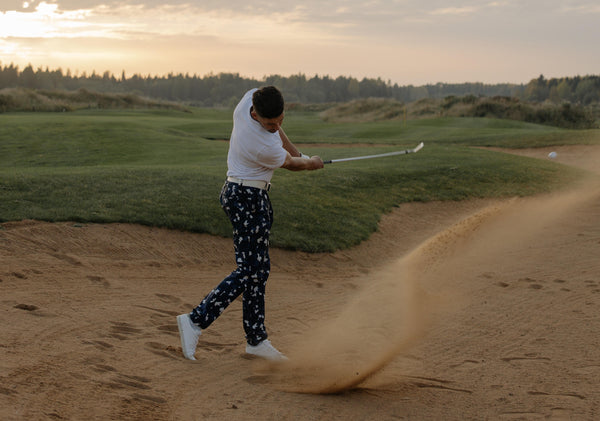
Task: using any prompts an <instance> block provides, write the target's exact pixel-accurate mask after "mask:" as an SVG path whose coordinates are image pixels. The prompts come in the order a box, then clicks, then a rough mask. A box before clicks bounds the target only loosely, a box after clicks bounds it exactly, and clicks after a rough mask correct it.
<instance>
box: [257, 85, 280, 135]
mask: <svg viewBox="0 0 600 421" xmlns="http://www.w3.org/2000/svg"><path fill="white" fill-rule="evenodd" d="M283 107H284V101H283V95H282V94H281V92H280V91H279V89H277V88H276V87H274V86H265V87H264V88H260V89H258V90H257V91H255V92H254V94H252V111H251V114H252V117H253V118H254V119H255V120H256V121H258V122H259V123H260V125H261V126H262V127H263V128H264V129H265V130H267V131H269V132H271V133H275V132H276V131H277V130H279V126H281V123H282V122H283Z"/></svg>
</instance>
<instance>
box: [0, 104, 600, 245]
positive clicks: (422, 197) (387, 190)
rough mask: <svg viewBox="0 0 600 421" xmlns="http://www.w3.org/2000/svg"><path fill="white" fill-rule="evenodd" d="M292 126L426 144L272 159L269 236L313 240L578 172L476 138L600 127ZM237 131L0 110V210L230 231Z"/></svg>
mask: <svg viewBox="0 0 600 421" xmlns="http://www.w3.org/2000/svg"><path fill="white" fill-rule="evenodd" d="M285 128H286V131H287V133H288V135H289V136H290V137H291V138H292V140H293V141H294V142H296V143H298V144H299V145H300V147H301V149H302V151H303V152H304V153H307V154H311V155H315V154H318V155H320V156H321V157H322V158H323V159H332V158H345V157H350V156H360V155H371V154H380V153H387V152H390V151H394V150H398V149H403V148H407V147H413V146H414V145H415V144H417V143H418V142H421V141H423V142H425V145H426V147H425V149H424V150H423V151H421V152H419V154H415V155H410V156H400V157H388V158H382V159H374V160H366V161H357V162H346V163H340V164H336V165H335V166H332V167H330V168H327V169H326V171H320V172H317V173H310V174H300V175H299V176H298V177H293V175H292V174H289V173H287V172H286V171H284V170H279V171H277V172H276V174H275V177H274V179H273V190H272V192H271V199H272V201H273V204H274V207H275V210H276V212H277V215H278V217H277V224H276V225H275V226H274V228H273V233H272V234H273V235H272V244H273V245H274V246H275V247H283V248H288V249H293V250H303V251H310V252H316V251H334V250H338V249H344V248H348V247H351V246H354V245H356V244H359V243H360V242H361V241H364V240H366V239H367V238H369V236H370V235H371V234H372V233H373V232H375V231H376V229H377V224H378V222H379V221H380V219H381V216H382V215H383V214H385V213H387V212H390V210H392V209H393V208H394V207H396V206H398V205H400V204H402V203H407V202H413V201H418V202H429V201H438V200H444V201H445V200H451V201H455V200H464V199H469V198H486V197H488V198H492V197H510V196H527V195H532V194H537V193H542V192H548V191H552V190H555V189H559V188H562V187H564V186H566V185H568V184H569V183H572V182H573V181H575V180H576V179H578V178H580V177H581V176H582V172H581V171H579V170H576V169H573V168H569V167H565V166H562V165H560V164H557V163H556V162H550V161H543V160H533V159H529V158H524V157H517V156H513V155H507V154H503V153H498V152H494V151H489V150H482V149H477V148H474V147H477V146H495V147H512V148H514V147H518V148H531V147H540V146H548V145H558V144H582V143H583V144H597V143H598V142H599V139H598V133H599V131H598V130H564V129H556V128H552V127H548V126H539V125H533V124H527V123H518V122H511V121H500V120H493V119H483V118H482V119H474V118H467V119H460V118H439V119H424V120H411V121H408V122H403V121H388V122H380V123H325V122H323V121H322V120H321V119H320V118H319V115H318V113H316V112H303V111H298V112H294V111H290V112H288V113H287V115H286V121H285ZM230 131H231V110H227V109H191V112H180V111H156V110H153V111H144V110H137V111H110V110H106V111H102V110H84V111H78V112H73V113H14V114H3V115H0V175H1V178H0V189H1V190H0V191H1V192H2V195H3V200H2V201H1V203H0V221H15V220H22V219H35V220H44V221H73V222H81V223H87V222H90V223H110V222H126V223H135V224H143V225H149V226H157V227H165V228H169V229H177V230H185V231H191V232H203V233H209V234H214V235H219V236H229V235H230V232H229V231H230V228H229V223H228V221H227V220H226V218H225V217H224V215H223V213H222V210H221V209H220V206H219V204H218V200H217V198H218V194H219V191H220V188H221V186H222V183H223V180H224V177H225V172H226V155H227V147H228V144H227V141H226V140H227V139H228V137H229V133H230ZM307 197H310V198H311V200H310V201H308V200H306V199H307Z"/></svg>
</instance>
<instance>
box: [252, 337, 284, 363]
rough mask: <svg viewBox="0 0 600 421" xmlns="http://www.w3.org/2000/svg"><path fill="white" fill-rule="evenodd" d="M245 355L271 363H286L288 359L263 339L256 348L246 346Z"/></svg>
mask: <svg viewBox="0 0 600 421" xmlns="http://www.w3.org/2000/svg"><path fill="white" fill-rule="evenodd" d="M246 354H250V355H256V356H257V357H261V358H265V359H267V360H271V361H286V360H287V359H288V358H287V357H286V356H285V355H283V354H282V353H281V352H279V351H277V349H275V347H274V346H273V345H271V341H269V340H268V339H265V340H264V341H262V342H261V343H259V344H258V345H256V346H252V345H250V344H247V345H246Z"/></svg>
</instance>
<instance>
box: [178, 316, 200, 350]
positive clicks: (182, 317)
mask: <svg viewBox="0 0 600 421" xmlns="http://www.w3.org/2000/svg"><path fill="white" fill-rule="evenodd" d="M183 319H185V315H183V314H182V315H179V316H177V329H178V330H179V339H180V340H181V352H182V353H183V356H184V357H185V358H187V359H188V360H192V361H196V358H194V356H193V355H190V356H187V355H185V349H186V346H185V341H184V339H183V338H184V336H183V326H182V325H181V323H182V322H183Z"/></svg>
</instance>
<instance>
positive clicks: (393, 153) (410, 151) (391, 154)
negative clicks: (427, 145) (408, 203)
mask: <svg viewBox="0 0 600 421" xmlns="http://www.w3.org/2000/svg"><path fill="white" fill-rule="evenodd" d="M422 147H423V143H420V144H419V145H418V146H417V147H416V148H414V149H405V150H403V151H395V152H388V153H381V154H377V155H364V156H354V157H351V158H340V159H331V160H329V161H323V163H325V164H333V163H335V162H345V161H357V160H359V159H372V158H383V157H386V156H394V155H404V154H408V153H414V152H418V151H419V150H421V148H422Z"/></svg>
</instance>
